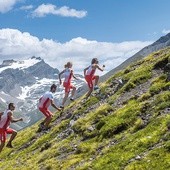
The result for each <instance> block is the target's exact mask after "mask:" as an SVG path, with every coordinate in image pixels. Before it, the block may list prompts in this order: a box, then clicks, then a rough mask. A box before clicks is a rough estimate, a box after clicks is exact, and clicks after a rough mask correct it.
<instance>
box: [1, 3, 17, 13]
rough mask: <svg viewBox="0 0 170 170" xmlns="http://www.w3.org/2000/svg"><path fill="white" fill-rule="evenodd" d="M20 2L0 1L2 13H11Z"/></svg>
mask: <svg viewBox="0 0 170 170" xmlns="http://www.w3.org/2000/svg"><path fill="white" fill-rule="evenodd" d="M18 1H20V0H0V13H6V12H8V11H10V10H11V9H12V8H13V6H14V5H15V4H16V3H17V2H18Z"/></svg>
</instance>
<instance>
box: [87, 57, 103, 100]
mask: <svg viewBox="0 0 170 170" xmlns="http://www.w3.org/2000/svg"><path fill="white" fill-rule="evenodd" d="M98 63H99V61H98V59H97V58H93V59H92V61H91V65H90V66H88V67H87V68H85V69H84V77H85V80H86V82H87V84H88V87H89V91H88V93H87V94H86V98H88V97H89V96H90V95H91V93H92V91H93V86H94V90H97V89H99V87H98V86H97V84H98V82H99V76H98V75H95V72H96V69H98V70H100V71H103V70H104V67H105V65H103V67H102V68H101V67H100V66H99V65H98ZM93 80H94V81H95V82H94V85H93Z"/></svg>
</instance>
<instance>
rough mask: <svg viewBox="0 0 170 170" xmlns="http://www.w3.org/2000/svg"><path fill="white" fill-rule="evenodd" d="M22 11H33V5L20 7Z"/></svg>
mask: <svg viewBox="0 0 170 170" xmlns="http://www.w3.org/2000/svg"><path fill="white" fill-rule="evenodd" d="M20 9H21V10H31V9H33V5H26V6H22V7H20Z"/></svg>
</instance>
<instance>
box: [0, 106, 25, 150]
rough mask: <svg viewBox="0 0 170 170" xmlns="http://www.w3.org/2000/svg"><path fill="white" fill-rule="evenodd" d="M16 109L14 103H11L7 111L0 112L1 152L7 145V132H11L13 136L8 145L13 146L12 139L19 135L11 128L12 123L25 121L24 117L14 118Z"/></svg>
mask: <svg viewBox="0 0 170 170" xmlns="http://www.w3.org/2000/svg"><path fill="white" fill-rule="evenodd" d="M14 110H15V105H14V103H10V104H9V105H8V109H7V110H6V111H4V112H2V113H0V140H1V145H0V152H1V151H2V149H3V147H4V146H5V142H6V135H7V134H11V137H10V139H9V141H8V143H7V145H6V147H9V148H13V146H12V141H13V140H14V139H15V137H16V135H17V131H15V130H14V129H11V128H9V125H10V123H15V122H19V121H23V119H22V118H19V119H14V118H13V111H14Z"/></svg>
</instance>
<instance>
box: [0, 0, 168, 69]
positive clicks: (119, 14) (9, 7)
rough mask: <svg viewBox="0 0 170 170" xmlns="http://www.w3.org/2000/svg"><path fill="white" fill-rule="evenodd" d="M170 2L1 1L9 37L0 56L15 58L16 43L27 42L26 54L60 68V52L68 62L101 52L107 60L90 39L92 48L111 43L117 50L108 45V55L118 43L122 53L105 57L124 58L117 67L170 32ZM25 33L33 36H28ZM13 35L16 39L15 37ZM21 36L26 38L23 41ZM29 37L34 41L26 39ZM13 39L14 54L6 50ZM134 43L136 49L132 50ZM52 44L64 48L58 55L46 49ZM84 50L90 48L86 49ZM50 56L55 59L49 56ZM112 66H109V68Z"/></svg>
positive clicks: (0, 29) (1, 28)
mask: <svg viewBox="0 0 170 170" xmlns="http://www.w3.org/2000/svg"><path fill="white" fill-rule="evenodd" d="M169 6H170V1H169V0H140V1H139V0H81V1H80V0H41V1H40V0H10V1H9V0H5V1H4V0H0V21H1V24H0V40H4V39H5V40H6V41H8V43H6V46H5V45H3V46H2V45H1V46H0V48H1V49H3V50H1V51H3V52H1V53H0V58H1V59H4V58H11V57H12V56H13V57H14V58H15V57H16V58H18V59H20V58H22V57H21V56H19V54H17V53H16V52H15V50H14V48H16V47H15V46H14V45H15V44H16V43H17V44H19V45H18V46H20V48H21V47H22V46H24V47H25V46H27V45H28V48H26V49H25V51H26V52H25V53H24V52H23V51H22V50H21V54H22V56H23V58H24V57H28V56H29V55H40V56H41V57H42V58H44V59H46V60H47V61H48V62H49V63H51V64H52V65H53V66H56V67H59V66H58V65H57V64H55V63H54V61H55V60H56V59H57V56H58V57H59V55H60V56H63V57H64V58H65V60H64V62H66V60H72V59H73V57H74V54H75V55H76V56H77V58H78V56H79V55H83V56H85V55H90V54H91V56H90V57H91V58H92V57H96V56H97V55H98V56H99V58H101V60H102V61H103V60H104V58H102V56H104V54H103V53H102V54H101V53H100V52H99V51H96V52H95V53H94V52H93V51H94V50H96V49H91V51H90V50H89V51H88V50H87V49H86V48H87V45H89V43H92V44H93V45H94V43H96V46H93V47H98V48H100V45H101V44H102V47H103V49H104V48H105V47H106V46H107V47H106V49H105V50H106V51H107V49H108V48H109V47H110V46H114V47H113V48H112V49H110V48H111V47H110V48H109V49H110V50H108V53H109V52H112V51H113V53H114V51H116V50H117V49H116V47H117V46H118V48H119V52H120V53H119V52H118V53H119V54H118V53H116V54H112V55H110V56H109V54H107V56H106V58H111V57H113V58H114V57H115V58H116V57H118V56H119V60H117V62H116V64H115V65H113V67H115V66H117V65H118V64H120V63H121V62H123V61H124V60H125V59H127V58H128V57H130V55H132V54H133V53H135V52H137V51H138V50H140V49H141V48H143V47H144V46H146V45H148V44H150V43H151V42H153V41H155V40H157V39H158V38H159V37H160V36H163V35H165V34H166V33H168V32H169V31H170V17H169V16H170V10H169ZM24 33H28V34H29V35H27V36H25V34H24ZM7 34H8V35H7ZM14 36H15V39H13V37H14ZM9 37H10V38H9ZM18 37H20V39H23V40H22V41H20V42H19V40H18ZM28 37H29V40H28V41H29V42H30V44H29V42H28V43H26V38H28ZM11 39H13V41H12V42H13V45H11V44H10V46H11V48H10V50H11V49H13V51H14V53H12V52H11V53H10V54H9V53H7V52H4V51H5V50H6V49H7V47H8V46H9V42H10V41H11ZM44 39H45V40H46V41H45V42H44ZM16 41H17V42H16ZM47 41H48V42H47ZM50 41H51V42H50ZM125 42H128V43H129V44H130V45H129V44H128V46H127V44H125V46H124V47H122V49H123V50H124V49H125V48H129V46H130V48H129V51H123V50H122V54H124V55H122V54H121V50H120V46H122V43H125ZM135 42H136V44H135ZM31 43H32V44H34V43H37V44H38V46H40V48H42V49H39V50H37V51H36V49H33V50H32V49H30V48H31ZM45 43H46V45H45V47H44V44H45ZM51 43H52V44H51ZM55 43H56V44H55ZM42 44H43V45H42ZM47 44H48V45H47ZM75 44H78V45H79V44H81V48H80V49H82V50H81V51H80V50H77V49H78V46H76V45H75ZM132 44H133V45H134V48H131V45H132ZM50 45H51V46H56V47H57V48H58V47H59V46H62V48H63V51H62V52H59V53H57V54H54V53H53V54H51V55H50V52H49V53H48V54H45V52H44V51H45V50H44V48H47V46H50ZM66 45H68V46H69V47H70V46H71V47H70V50H69V51H66V52H64V48H66ZM83 45H85V46H83ZM51 46H50V47H51ZM68 46H67V47H68ZM115 46H116V47H115ZM83 47H84V48H83ZM90 47H91V46H90ZM28 49H29V51H30V53H28V51H27V50H28ZM59 49H60V48H59ZM84 49H86V50H85V52H84V51H83V50H84ZM72 51H74V52H73V53H72ZM130 52H131V53H130ZM125 53H126V54H125ZM17 55H18V57H17ZM67 55H68V56H69V57H67ZM50 56H53V57H51V59H50ZM54 56H56V58H55V57H54ZM47 58H49V59H47ZM89 60H90V58H89ZM115 61H116V60H115ZM108 63H109V60H108ZM60 64H63V63H60ZM85 64H87V61H85ZM111 67H112V66H109V67H108V70H110V69H111ZM79 69H81V68H79Z"/></svg>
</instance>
